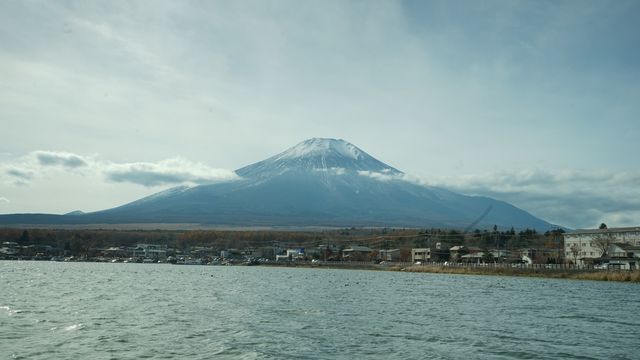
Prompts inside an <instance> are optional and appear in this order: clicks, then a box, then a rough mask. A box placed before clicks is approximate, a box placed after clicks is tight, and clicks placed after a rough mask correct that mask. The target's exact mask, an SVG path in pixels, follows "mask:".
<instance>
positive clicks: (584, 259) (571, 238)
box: [564, 227, 640, 265]
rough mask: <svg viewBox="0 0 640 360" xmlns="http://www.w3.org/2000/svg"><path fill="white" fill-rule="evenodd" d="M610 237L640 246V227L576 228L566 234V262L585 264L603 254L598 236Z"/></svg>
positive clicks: (612, 241) (623, 242)
mask: <svg viewBox="0 0 640 360" xmlns="http://www.w3.org/2000/svg"><path fill="white" fill-rule="evenodd" d="M601 237H610V239H611V243H620V244H629V245H633V246H640V227H626V228H610V229H587V230H576V231H572V232H568V233H565V234H564V258H565V262H566V263H575V264H576V265H584V264H585V263H589V262H591V261H592V259H597V258H600V257H601V256H602V249H601V248H599V247H598V246H597V244H596V241H597V239H598V238H601Z"/></svg>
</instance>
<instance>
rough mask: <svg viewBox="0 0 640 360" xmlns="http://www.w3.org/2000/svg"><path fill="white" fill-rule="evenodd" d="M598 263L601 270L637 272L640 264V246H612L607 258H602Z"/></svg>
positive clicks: (608, 250)
mask: <svg viewBox="0 0 640 360" xmlns="http://www.w3.org/2000/svg"><path fill="white" fill-rule="evenodd" d="M598 262H599V263H600V266H601V268H607V269H620V270H636V269H638V267H639V266H638V265H639V264H640V246H635V245H630V244H620V243H618V244H611V245H609V248H608V249H607V256H605V257H602V258H600V259H599V260H598ZM605 266H606V267H605Z"/></svg>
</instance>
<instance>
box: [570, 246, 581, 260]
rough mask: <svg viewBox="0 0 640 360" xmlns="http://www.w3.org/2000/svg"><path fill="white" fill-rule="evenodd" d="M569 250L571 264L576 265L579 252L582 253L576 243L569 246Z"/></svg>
mask: <svg viewBox="0 0 640 360" xmlns="http://www.w3.org/2000/svg"><path fill="white" fill-rule="evenodd" d="M569 250H571V255H573V264H574V265H577V264H578V255H580V251H582V248H581V247H580V245H578V244H577V243H574V244H571V247H570V248H569Z"/></svg>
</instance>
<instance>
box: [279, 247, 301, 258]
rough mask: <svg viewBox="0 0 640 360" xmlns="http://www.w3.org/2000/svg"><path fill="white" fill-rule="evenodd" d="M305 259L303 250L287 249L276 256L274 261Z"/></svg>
mask: <svg viewBox="0 0 640 360" xmlns="http://www.w3.org/2000/svg"><path fill="white" fill-rule="evenodd" d="M304 257H305V253H304V249H303V248H299V249H287V251H286V252H285V253H284V254H280V255H276V261H292V260H302V259H304Z"/></svg>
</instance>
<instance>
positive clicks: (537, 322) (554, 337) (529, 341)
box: [0, 261, 640, 359]
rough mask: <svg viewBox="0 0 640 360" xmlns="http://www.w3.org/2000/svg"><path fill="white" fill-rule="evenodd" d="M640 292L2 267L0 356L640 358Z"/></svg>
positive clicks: (288, 272)
mask: <svg viewBox="0 0 640 360" xmlns="http://www.w3.org/2000/svg"><path fill="white" fill-rule="evenodd" d="M639 333H640V286H638V285H637V284H626V283H612V282H590V281H569V280H555V279H540V278H516V277H497V276H464V275H443V274H416V273H394V272H376V271H357V270H330V269H303V268H269V267H224V266H173V265H159V264H158V265H156V264H153V265H151V264H104V263H56V262H28V261H24V262H16V261H2V262H0V358H3V359H4V358H9V359H12V358H15V359H52V358H60V359H65V358H69V359H71V358H76V359H77V358H92V359H138V358H158V359H169V358H191V359H210V358H216V359H301V358H304V359H354V358H359V359H360V358H369V359H422V358H434V359H435V358H440V359H470V358H474V359H559V358H563V359H640V350H638V349H639V348H640V346H638V345H639V344H640V341H639V340H638V334H639Z"/></svg>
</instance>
